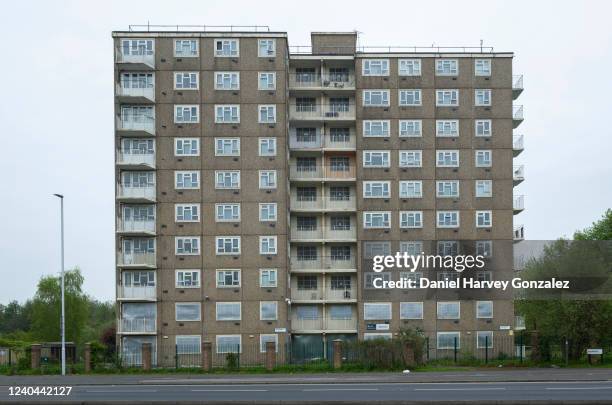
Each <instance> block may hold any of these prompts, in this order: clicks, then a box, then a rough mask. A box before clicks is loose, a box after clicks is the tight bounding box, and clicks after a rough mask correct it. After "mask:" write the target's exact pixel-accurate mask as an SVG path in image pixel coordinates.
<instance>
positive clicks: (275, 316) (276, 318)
mask: <svg viewBox="0 0 612 405" xmlns="http://www.w3.org/2000/svg"><path fill="white" fill-rule="evenodd" d="M265 304H274V317H273V318H264V316H263V306H264V305H265ZM259 320H260V321H277V320H278V301H259Z"/></svg>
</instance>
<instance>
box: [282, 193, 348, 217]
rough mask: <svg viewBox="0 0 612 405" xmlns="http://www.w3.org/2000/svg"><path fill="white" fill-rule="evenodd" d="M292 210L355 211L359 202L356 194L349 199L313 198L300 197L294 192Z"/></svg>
mask: <svg viewBox="0 0 612 405" xmlns="http://www.w3.org/2000/svg"><path fill="white" fill-rule="evenodd" d="M290 207H291V211H339V212H341V211H355V210H356V209H357V202H356V199H355V196H354V195H351V196H349V197H348V198H347V199H341V198H337V197H316V198H313V199H302V200H300V199H298V197H297V196H296V195H295V193H293V194H292V195H291V203H290Z"/></svg>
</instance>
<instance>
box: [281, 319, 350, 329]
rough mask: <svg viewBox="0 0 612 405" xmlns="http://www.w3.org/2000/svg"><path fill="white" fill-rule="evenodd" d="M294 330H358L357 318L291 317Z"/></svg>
mask: <svg viewBox="0 0 612 405" xmlns="http://www.w3.org/2000/svg"><path fill="white" fill-rule="evenodd" d="M291 331H292V332H294V333H295V332H319V331H325V332H328V333H330V332H357V318H351V319H329V318H322V317H320V318H315V319H298V318H297V317H293V318H292V319H291Z"/></svg>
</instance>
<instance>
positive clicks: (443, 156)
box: [436, 150, 459, 167]
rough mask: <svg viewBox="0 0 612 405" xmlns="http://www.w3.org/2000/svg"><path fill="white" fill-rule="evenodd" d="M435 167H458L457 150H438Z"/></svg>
mask: <svg viewBox="0 0 612 405" xmlns="http://www.w3.org/2000/svg"><path fill="white" fill-rule="evenodd" d="M436 155H437V159H436V166H438V167H459V151H458V150H439V151H436Z"/></svg>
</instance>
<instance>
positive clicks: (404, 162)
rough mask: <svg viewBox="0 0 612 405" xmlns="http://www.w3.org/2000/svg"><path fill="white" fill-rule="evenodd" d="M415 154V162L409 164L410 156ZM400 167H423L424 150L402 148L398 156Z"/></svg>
mask: <svg viewBox="0 0 612 405" xmlns="http://www.w3.org/2000/svg"><path fill="white" fill-rule="evenodd" d="M410 155H413V158H414V160H415V163H417V164H408V162H409V159H408V156H410ZM398 167H402V168H406V167H423V151H422V150H400V151H399V156H398Z"/></svg>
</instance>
